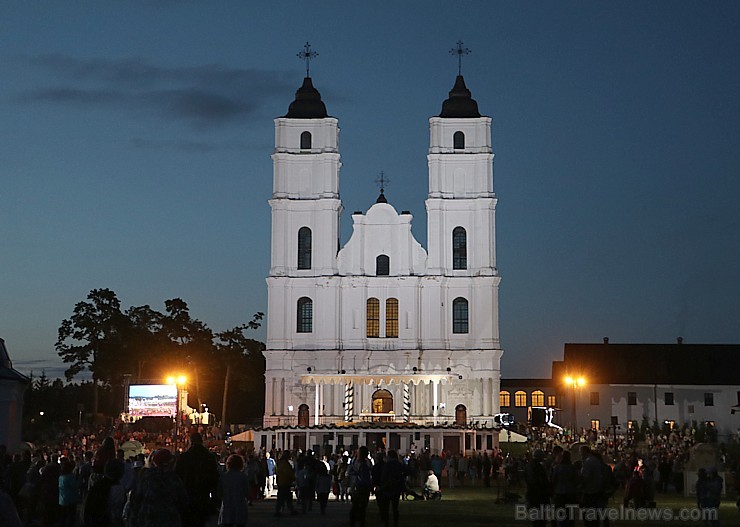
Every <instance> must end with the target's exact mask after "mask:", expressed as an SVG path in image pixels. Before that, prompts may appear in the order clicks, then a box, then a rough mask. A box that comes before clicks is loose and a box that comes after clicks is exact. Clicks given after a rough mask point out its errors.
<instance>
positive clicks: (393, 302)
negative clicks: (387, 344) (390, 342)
mask: <svg viewBox="0 0 740 527" xmlns="http://www.w3.org/2000/svg"><path fill="white" fill-rule="evenodd" d="M385 336H386V337H387V338H397V337H398V299H397V298H389V299H388V300H386V301H385Z"/></svg>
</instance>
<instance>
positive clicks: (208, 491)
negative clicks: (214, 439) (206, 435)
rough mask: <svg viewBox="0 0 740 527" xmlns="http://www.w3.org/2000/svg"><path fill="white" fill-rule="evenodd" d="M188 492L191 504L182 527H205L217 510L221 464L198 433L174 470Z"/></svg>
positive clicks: (184, 516)
mask: <svg viewBox="0 0 740 527" xmlns="http://www.w3.org/2000/svg"><path fill="white" fill-rule="evenodd" d="M175 471H176V472H177V475H178V476H180V479H182V482H183V483H184V484H185V489H186V490H187V492H188V498H189V504H188V507H187V510H185V511H183V514H182V519H183V527H204V526H205V523H206V520H208V517H209V516H210V515H211V514H213V513H214V512H215V510H216V508H215V503H216V502H215V499H216V492H217V491H218V479H219V474H218V462H217V461H216V458H215V457H214V456H213V455H212V454H211V453H210V452H209V451H208V449H206V447H204V446H203V438H202V437H201V435H200V434H199V433H198V432H195V433H193V434H192V435H191V436H190V448H189V449H188V450H187V452H183V454H182V455H181V456H180V459H179V460H178V461H177V466H176V467H175Z"/></svg>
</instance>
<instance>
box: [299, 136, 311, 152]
mask: <svg viewBox="0 0 740 527" xmlns="http://www.w3.org/2000/svg"><path fill="white" fill-rule="evenodd" d="M301 150H311V132H303V133H302V134H301Z"/></svg>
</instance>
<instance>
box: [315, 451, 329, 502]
mask: <svg viewBox="0 0 740 527" xmlns="http://www.w3.org/2000/svg"><path fill="white" fill-rule="evenodd" d="M315 466H316V501H318V502H319V510H320V511H321V514H326V504H327V503H328V502H329V491H331V484H332V478H331V475H330V474H329V470H328V469H327V468H326V466H327V464H325V463H323V462H319V463H316V464H315Z"/></svg>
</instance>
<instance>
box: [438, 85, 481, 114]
mask: <svg viewBox="0 0 740 527" xmlns="http://www.w3.org/2000/svg"><path fill="white" fill-rule="evenodd" d="M439 116H440V117H480V114H479V113H478V103H477V102H475V99H473V96H472V95H471V94H470V90H469V89H468V88H467V86H465V79H463V77H462V75H458V76H457V79H455V86H454V87H453V88H452V90H450V97H449V98H448V99H447V100H446V101H445V102H443V103H442V113H440V114H439Z"/></svg>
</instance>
